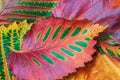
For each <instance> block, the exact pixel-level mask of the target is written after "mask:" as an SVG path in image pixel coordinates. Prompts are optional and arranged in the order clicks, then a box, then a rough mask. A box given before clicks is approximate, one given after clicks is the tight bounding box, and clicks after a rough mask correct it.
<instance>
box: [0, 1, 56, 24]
mask: <svg viewBox="0 0 120 80" xmlns="http://www.w3.org/2000/svg"><path fill="white" fill-rule="evenodd" d="M56 5H57V0H1V1H0V21H1V22H0V23H1V24H3V23H11V22H10V21H9V20H12V21H23V20H27V21H28V22H34V21H35V20H36V19H39V18H43V17H49V16H51V14H52V10H53V8H54V7H55V6H56Z"/></svg>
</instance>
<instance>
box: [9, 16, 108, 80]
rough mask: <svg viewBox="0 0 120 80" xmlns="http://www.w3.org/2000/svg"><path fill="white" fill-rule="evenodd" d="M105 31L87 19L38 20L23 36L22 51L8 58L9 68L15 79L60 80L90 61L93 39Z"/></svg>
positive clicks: (51, 18) (14, 52)
mask: <svg viewBox="0 0 120 80" xmlns="http://www.w3.org/2000/svg"><path fill="white" fill-rule="evenodd" d="M106 28H107V26H105V27H102V26H100V25H98V24H95V25H94V24H92V23H91V22H90V21H87V20H80V21H79V20H72V21H69V20H64V19H58V18H53V17H50V18H46V19H41V20H39V21H37V22H36V23H35V24H34V25H33V26H32V28H31V30H30V31H28V33H27V34H26V36H25V37H24V40H23V44H22V50H21V51H13V52H11V54H10V55H9V57H8V65H9V69H10V70H11V71H12V73H13V74H14V75H16V76H17V77H18V78H19V79H26V80H55V79H60V78H62V77H63V76H66V75H68V73H71V72H75V71H76V68H78V67H84V63H86V62H88V61H90V60H92V54H93V53H94V52H95V49H94V48H93V47H94V45H95V44H96V41H95V40H93V38H94V37H95V36H97V35H98V33H99V32H102V31H103V30H104V29H106ZM76 29H79V30H78V31H76ZM23 75H24V76H23Z"/></svg>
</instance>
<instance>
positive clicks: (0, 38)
mask: <svg viewBox="0 0 120 80" xmlns="http://www.w3.org/2000/svg"><path fill="white" fill-rule="evenodd" d="M31 25H32V24H28V23H27V22H26V21H23V22H21V23H19V24H17V23H16V22H14V23H13V24H10V25H9V26H5V25H2V26H0V80H15V79H13V78H14V76H12V74H11V73H10V71H9V70H8V65H7V57H8V55H9V54H10V52H11V49H14V50H20V47H21V44H22V40H23V37H24V35H25V34H26V32H27V31H28V30H29V29H30V27H31Z"/></svg>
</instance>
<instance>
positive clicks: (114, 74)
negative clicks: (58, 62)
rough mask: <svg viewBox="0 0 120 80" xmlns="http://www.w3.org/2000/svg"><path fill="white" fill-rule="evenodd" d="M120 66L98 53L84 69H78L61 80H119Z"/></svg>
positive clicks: (113, 60) (110, 58)
mask: <svg viewBox="0 0 120 80" xmlns="http://www.w3.org/2000/svg"><path fill="white" fill-rule="evenodd" d="M119 79H120V64H119V62H118V61H116V60H115V59H113V58H112V57H109V56H107V55H104V54H103V55H100V53H99V52H97V54H96V55H95V56H94V60H93V61H91V62H89V63H87V64H86V67H84V68H79V69H78V70H77V72H76V73H73V74H71V75H69V76H67V77H64V79H62V80H119Z"/></svg>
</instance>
